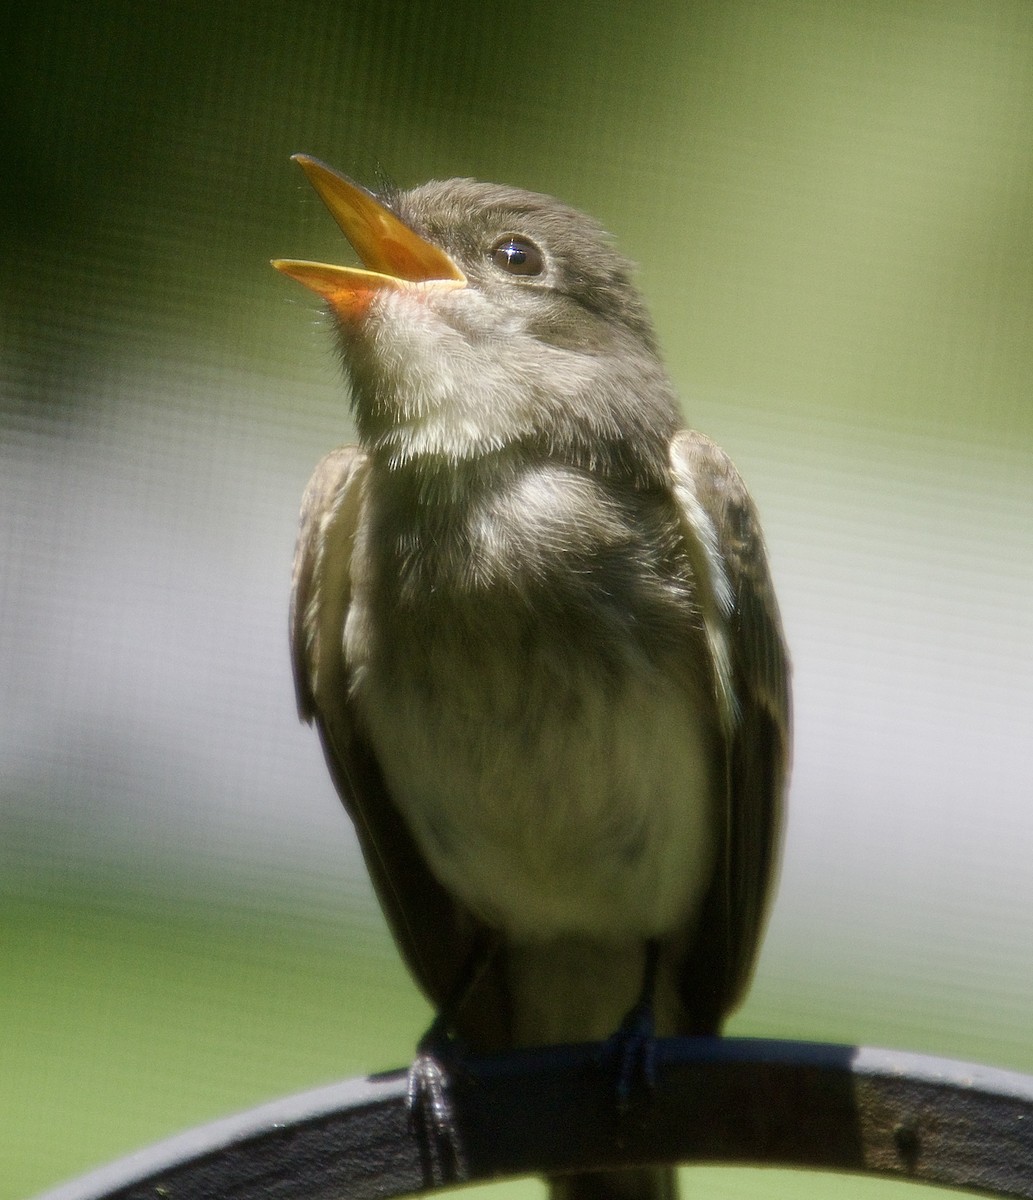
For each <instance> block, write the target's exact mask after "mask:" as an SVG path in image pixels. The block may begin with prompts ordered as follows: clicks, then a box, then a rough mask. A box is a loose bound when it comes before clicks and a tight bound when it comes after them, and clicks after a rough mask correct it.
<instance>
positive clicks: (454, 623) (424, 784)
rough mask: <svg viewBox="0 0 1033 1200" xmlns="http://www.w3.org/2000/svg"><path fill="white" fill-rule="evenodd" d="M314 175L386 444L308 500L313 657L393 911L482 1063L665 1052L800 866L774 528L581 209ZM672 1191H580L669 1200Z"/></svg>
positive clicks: (320, 171) (361, 829)
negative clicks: (626, 1019)
mask: <svg viewBox="0 0 1033 1200" xmlns="http://www.w3.org/2000/svg"><path fill="white" fill-rule="evenodd" d="M299 161H300V162H301V165H302V166H303V168H304V169H305V171H306V173H307V174H308V176H309V178H310V180H311V181H312V182H313V184H314V185H315V187H316V188H317V190H318V191H319V193H320V195H321V196H322V197H323V199H324V200H325V201H326V203H327V205H328V207H329V208H330V210H331V212H332V213H333V215H334V216H335V218H336V219H337V220H338V222H339V223H340V225H341V227H342V229H344V231H345V233H346V234H347V235H348V237H349V239H350V240H351V241H352V243H353V245H354V246H355V248H356V250H357V251H358V253H359V255H360V257H361V258H362V260H363V263H364V264H365V269H363V270H360V269H356V268H343V267H334V266H327V265H323V264H312V263H300V262H295V261H289V262H283V261H281V262H277V264H276V265H277V266H278V267H279V268H280V269H281V270H283V271H285V272H286V273H288V274H290V275H292V276H294V277H295V278H297V279H299V280H300V281H301V282H302V283H305V284H306V285H307V286H309V287H312V288H313V289H314V290H316V291H317V292H319V293H320V294H321V295H323V296H324V297H325V298H326V299H327V300H328V301H329V304H330V307H331V311H332V312H333V313H334V315H335V316H336V319H337V320H336V323H337V328H338V330H339V334H340V342H341V347H342V351H343V356H344V363H345V367H346V370H347V374H348V377H349V380H350V384H351V390H352V401H353V406H354V411H355V419H356V423H357V426H358V430H359V437H360V444H359V445H358V446H346V447H342V448H341V449H338V450H335V451H334V452H333V453H331V454H330V455H328V456H327V457H326V458H325V459H324V460H323V462H322V463H321V464H320V465H319V467H318V468H317V469H316V472H315V475H314V476H313V478H312V481H311V482H310V484H309V487H308V491H307V492H306V495H305V500H304V505H303V509H302V518H301V533H300V537H299V542H298V550H297V556H296V560H295V569H294V594H293V605H292V615H291V637H292V647H293V657H294V673H295V679H296V682H297V691H298V699H299V706H300V711H301V714H302V716H303V717H304V718H305V719H306V720H309V721H312V722H314V723H315V725H316V726H317V728H318V730H319V733H320V736H321V738H322V741H323V747H324V750H325V752H326V758H327V762H328V764H329V767H330V771H331V773H332V775H333V777H334V782H335V784H336V786H337V789H338V791H339V792H340V794H341V797H342V799H343V800H344V803H345V805H346V807H347V809H348V811H349V813H350V814H351V816H352V818H353V820H354V822H355V825H356V829H357V831H358V835H359V840H360V843H361V845H362V849H363V853H364V855H365V858H366V862H367V865H368V867H369V870H370V873H371V875H372V878H373V881H374V884H375V886H376V889H377V893H378V895H379V897H380V900H381V902H382V904H383V907H384V910H385V913H386V914H387V918H388V921H389V923H390V925H391V928H392V930H393V932H394V934H395V937H396V939H397V941H398V944H399V946H400V948H401V951H402V953H403V955H404V957H405V960H406V962H407V963H408V965H409V967H410V969H411V970H412V972H413V974H414V976H415V977H416V979H417V981H418V982H419V984H420V985H421V987H422V988H423V989H424V991H425V992H426V993H427V995H428V996H429V997H430V999H431V1000H432V1001H433V1002H434V1003H435V1004H436V1005H437V1006H439V1007H440V1006H441V1005H443V1004H444V1003H445V1000H446V997H448V996H449V995H450V994H451V993H452V992H453V989H454V988H455V985H456V978H457V974H458V973H459V971H460V968H461V967H462V964H463V963H464V961H465V960H466V958H467V956H468V954H469V951H470V948H471V947H472V946H473V945H474V944H475V942H476V941H477V939H478V938H479V936H481V935H483V934H485V933H491V934H492V935H494V936H495V938H496V940H497V942H498V944H499V949H498V950H497V952H496V953H495V954H494V955H493V956H492V958H491V960H490V962H489V964H488V965H487V967H486V969H485V970H484V971H483V972H482V974H481V976H480V978H479V980H478V982H477V984H476V985H475V987H474V989H473V990H472V992H471V993H470V994H469V995H468V996H467V998H466V1000H465V1002H464V1003H463V1004H462V1006H461V1007H460V1008H459V1010H458V1011H457V1012H456V1013H455V1014H454V1019H453V1024H454V1026H455V1029H456V1031H457V1032H458V1033H460V1034H461V1035H462V1036H463V1037H464V1038H465V1039H467V1040H468V1041H469V1042H470V1043H472V1045H473V1046H475V1047H477V1048H483V1049H487V1048H502V1047H507V1046H513V1045H526V1044H533V1043H546V1042H562V1041H581V1040H590V1039H597V1038H602V1037H606V1036H608V1035H610V1034H612V1033H613V1031H614V1030H615V1029H616V1028H617V1026H618V1024H619V1023H620V1020H621V1018H622V1017H623V1016H624V1014H625V1013H626V1012H627V1011H628V1010H629V1009H630V1008H631V1007H632V1005H633V1004H634V1003H635V1001H636V999H637V997H638V993H639V989H640V987H641V981H642V974H643V970H644V964H645V959H646V947H647V945H649V944H655V945H657V946H658V947H659V969H658V974H657V980H656V988H655V994H654V1008H655V1013H656V1020H657V1030H658V1032H659V1033H661V1034H667V1033H676V1032H681V1033H692V1032H715V1031H717V1030H718V1029H719V1028H720V1025H721V1022H722V1020H723V1018H724V1017H725V1016H726V1014H727V1013H728V1012H729V1011H730V1010H731V1009H732V1008H733V1007H734V1006H735V1005H736V1003H737V1002H738V1001H739V1000H740V999H741V997H742V994H743V990H744V988H745V986H746V983H747V981H748V978H749V975H750V972H751V969H752V966H753V963H754V959H755V957H756V954H757V949H758V945H759V940H760V936H761V932H762V927H763V923H764V917H765V911H766V907H767V903H768V899H769V896H770V892H771V886H772V879H773V875H774V873H775V869H776V863H777V856H778V849H779V840H780V833H781V827H782V805H783V793H784V787H785V780H786V771H787V761H788V753H789V690H788V666H787V658H786V652H785V647H784V643H783V638H782V633H781V627H780V623H779V617H778V611H777V607H776V603H775V598H774V594H773V592H772V588H771V582H770V578H769V575H768V569H767V564H766V556H765V552H764V546H763V542H762V539H761V534H760V529H759V526H758V523H757V518H756V513H755V510H754V506H753V504H752V501H751V500H750V497H749V495H748V493H747V491H746V488H745V486H744V484H743V482H742V480H741V479H740V477H739V475H738V473H737V472H736V470H735V468H734V466H733V465H732V463H731V462H730V461H729V459H728V458H727V457H726V455H725V454H724V453H723V452H722V451H721V450H720V449H718V447H717V446H715V445H714V444H713V443H712V442H710V441H709V440H708V439H706V438H705V437H703V436H702V435H701V434H698V433H695V432H692V431H690V430H687V429H685V428H684V427H683V423H682V418H681V416H680V413H679V410H678V406H677V403H676V400H675V397H674V395H673V392H672V389H671V385H670V382H669V380H668V378H667V374H666V372H665V370H664V368H663V365H662V363H661V361H660V359H659V355H658V352H657V348H656V344H655V339H654V335H653V331H652V326H651V323H650V320H649V317H648V314H647V312H646V309H645V305H644V303H643V301H642V299H641V297H640V296H639V294H638V292H637V291H636V290H635V288H634V287H633V285H632V283H631V279H630V269H629V264H628V263H627V262H626V261H625V260H624V259H623V258H622V257H621V256H620V255H619V254H617V252H616V251H615V250H614V249H613V248H612V246H611V245H610V243H609V241H608V239H607V238H606V237H605V235H603V233H602V232H601V231H600V229H599V228H598V226H596V225H595V223H594V222H592V221H591V220H589V219H588V218H587V217H585V216H583V215H582V214H580V213H577V212H575V211H574V210H572V209H569V208H567V207H565V206H563V205H561V204H559V203H558V202H556V201H555V200H552V199H550V198H548V197H545V196H540V195H536V194H533V193H528V192H523V191H519V190H516V189H512V188H505V187H498V186H495V185H489V184H481V183H476V182H474V181H472V180H463V179H459V180H450V181H448V182H445V183H429V184H426V185H424V186H423V187H420V188H416V189H414V190H412V191H409V192H403V193H398V194H395V195H392V196H391V197H387V198H385V200H384V201H380V200H377V199H375V198H374V197H372V196H371V195H370V194H369V193H367V192H365V191H364V190H363V189H361V188H358V187H356V185H354V184H351V183H350V182H349V181H347V180H345V179H344V178H343V177H342V176H339V175H337V174H336V173H335V172H332V171H331V170H330V169H329V168H327V167H325V166H323V165H322V164H320V163H317V162H316V161H315V160H312V159H308V158H300V159H299ZM671 1188H672V1182H671V1176H670V1174H669V1173H664V1172H637V1173H634V1172H629V1173H623V1174H618V1175H612V1174H611V1175H606V1176H584V1177H575V1178H573V1179H570V1180H564V1181H554V1190H556V1191H557V1192H558V1193H560V1192H562V1193H563V1194H566V1195H568V1196H574V1195H585V1196H588V1195H591V1196H604V1195H623V1196H633V1195H634V1196H639V1195H641V1196H654V1197H655V1196H661V1195H664V1194H668V1193H669V1192H670V1191H671Z"/></svg>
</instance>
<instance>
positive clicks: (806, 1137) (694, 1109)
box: [39, 1038, 1033, 1200]
mask: <svg viewBox="0 0 1033 1200" xmlns="http://www.w3.org/2000/svg"><path fill="white" fill-rule="evenodd" d="M657 1069H658V1077H659V1087H658V1088H657V1090H656V1092H655V1094H653V1095H651V1096H650V1097H648V1098H646V1099H645V1100H644V1101H643V1102H642V1104H641V1106H640V1107H636V1108H633V1110H632V1111H631V1112H630V1113H625V1114H618V1113H617V1112H616V1111H615V1104H614V1095H613V1065H612V1060H611V1058H610V1055H609V1052H608V1050H607V1048H606V1046H605V1045H584V1046H561V1047H548V1048H545V1049H542V1050H533V1051H519V1052H516V1053H512V1054H506V1055H498V1056H494V1057H490V1058H478V1059H465V1058H464V1059H463V1060H461V1062H457V1063H456V1064H455V1066H454V1068H453V1069H452V1071H451V1076H452V1077H451V1079H450V1080H449V1081H447V1083H446V1096H447V1099H448V1101H449V1103H450V1104H451V1107H452V1122H453V1124H454V1135H453V1137H451V1138H450V1139H449V1141H450V1147H451V1151H450V1153H449V1154H448V1155H447V1156H446V1155H442V1154H441V1153H439V1152H438V1149H437V1148H436V1147H435V1146H434V1145H431V1144H429V1142H428V1139H427V1138H426V1137H425V1136H421V1134H420V1132H419V1130H418V1129H416V1130H414V1129H413V1128H412V1122H411V1121H410V1119H409V1110H408V1105H407V1095H406V1089H407V1076H406V1072H404V1071H396V1072H393V1073H392V1074H389V1075H380V1076H375V1077H372V1078H369V1079H355V1080H350V1081H348V1082H346V1083H340V1084H335V1085H333V1086H331V1087H326V1088H322V1089H320V1090H318V1091H312V1092H306V1093H303V1094H302V1095H298V1096H292V1097H289V1098H287V1099H284V1100H278V1101H275V1102H274V1103H272V1104H266V1105H263V1106H262V1107H260V1108H255V1109H252V1110H250V1111H249V1112H245V1113H241V1114H240V1115H238V1116H235V1117H230V1118H228V1119H226V1120H222V1121H216V1122H214V1123H212V1124H210V1125H205V1126H202V1127H200V1128H198V1129H195V1130H192V1131H190V1132H188V1133H184V1134H181V1135H180V1136H178V1137H174V1138H171V1139H170V1140H168V1141H165V1142H161V1143H159V1144H157V1145H155V1146H152V1147H150V1148H149V1149H146V1150H142V1151H140V1152H139V1153H137V1154H134V1155H131V1156H130V1157H129V1158H125V1159H122V1160H121V1161H119V1162H116V1163H113V1164H112V1165H110V1166H108V1167H104V1168H102V1169H101V1170H99V1171H95V1172H92V1173H91V1174H90V1175H88V1176H83V1177H82V1178H80V1179H77V1180H74V1181H73V1182H71V1183H68V1184H66V1185H64V1186H63V1187H59V1188H57V1189H56V1190H54V1191H51V1192H48V1193H46V1195H45V1196H44V1197H40V1198H39V1200H157V1198H159V1197H160V1198H164V1200H215V1198H216V1197H220V1198H222V1197H229V1196H232V1197H234V1198H235V1200H249V1198H252V1197H254V1198H256V1200H257V1198H258V1197H270V1196H276V1197H277V1200H293V1198H295V1197H296V1198H297V1200H330V1198H331V1197H334V1198H336V1197H340V1196H342V1195H344V1196H348V1197H350V1198H352V1200H374V1198H381V1197H390V1196H399V1195H404V1194H406V1193H410V1192H418V1191H428V1190H432V1189H434V1188H436V1187H442V1186H452V1185H455V1184H459V1183H472V1182H478V1181H479V1182H487V1181H490V1180H495V1179H501V1178H504V1177H510V1176H519V1175H539V1174H556V1173H562V1172H565V1171H572V1170H581V1171H583V1170H587V1169H592V1168H596V1167H598V1168H606V1167H615V1166H629V1165H633V1164H636V1163H656V1162H669V1163H690V1162H707V1163H728V1164H741V1165H754V1166H759V1165H765V1166H783V1167H809V1168H815V1169H820V1170H825V1171H839V1172H856V1173H867V1174H878V1175H889V1176H897V1177H902V1178H906V1179H911V1180H914V1181H916V1182H918V1181H921V1182H924V1183H933V1184H941V1185H944V1186H948V1187H960V1188H969V1189H972V1190H974V1191H978V1192H983V1193H985V1194H987V1195H996V1196H1021V1197H1030V1198H1033V1077H1029V1076H1025V1075H1019V1074H1015V1073H1013V1072H1010V1071H1000V1070H994V1069H992V1068H989V1067H982V1066H975V1065H971V1064H968V1063H959V1062H954V1061H951V1060H949V1059H938V1058H929V1057H925V1056H923V1055H918V1054H901V1053H894V1052H890V1051H885V1050H873V1049H867V1048H863V1047H854V1046H829V1045H823V1044H815V1043H807V1042H780V1041H754V1040H742V1039H719V1038H671V1039H665V1040H663V1041H660V1042H658V1043H657Z"/></svg>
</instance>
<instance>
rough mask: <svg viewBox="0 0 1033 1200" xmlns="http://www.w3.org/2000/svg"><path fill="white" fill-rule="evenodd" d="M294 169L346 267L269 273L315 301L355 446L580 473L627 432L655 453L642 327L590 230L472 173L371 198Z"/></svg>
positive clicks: (658, 391)
mask: <svg viewBox="0 0 1033 1200" xmlns="http://www.w3.org/2000/svg"><path fill="white" fill-rule="evenodd" d="M296 160H297V161H298V163H299V164H300V165H301V167H302V169H303V170H304V171H305V174H306V175H307V176H308V178H309V181H310V182H311V183H312V185H313V186H314V187H315V189H316V191H317V192H318V193H319V195H320V197H321V198H322V199H323V201H324V203H325V204H326V205H327V207H328V208H329V210H330V212H331V214H332V215H333V217H334V218H335V220H336V221H337V223H338V224H339V225H340V227H341V229H342V230H343V232H344V233H345V235H346V237H347V238H348V240H349V241H350V242H351V244H352V246H353V247H354V249H355V251H356V253H357V254H358V256H359V258H360V260H361V261H362V264H363V266H362V267H361V268H359V267H345V266H334V265H330V264H327V263H315V262H302V261H298V260H293V259H291V260H283V259H278V260H275V261H274V263H273V265H274V266H275V267H276V268H277V269H278V270H280V271H283V272H284V273H285V274H287V275H290V276H291V277H293V278H294V279H296V280H298V281H299V282H300V283H303V284H305V286H306V287H309V288H311V289H312V290H313V291H315V292H317V293H318V294H319V295H321V296H322V297H323V298H324V299H325V300H326V301H327V303H328V304H329V306H330V310H331V312H332V313H333V315H334V317H335V318H336V323H337V326H338V329H339V332H340V337H341V343H342V347H343V350H344V361H345V366H346V369H347V371H348V374H349V377H350V379H351V382H352V387H353V393H354V400H355V408H356V419H357V423H358V427H359V431H360V434H361V436H362V437H363V440H364V442H365V443H366V445H367V448H368V449H370V450H371V451H373V452H376V451H378V450H383V451H385V452H386V454H387V455H388V457H389V458H390V459H391V460H393V461H395V462H398V461H401V460H412V459H416V458H419V457H420V456H421V455H431V456H433V457H435V458H439V457H442V456H443V457H445V458H446V459H448V460H450V461H458V460H461V459H467V458H471V457H474V456H477V455H483V454H485V453H490V452H494V451H498V450H504V449H506V448H507V447H510V446H512V445H514V444H522V445H533V446H536V447H538V448H539V449H541V448H545V449H546V451H548V452H550V453H560V454H561V455H564V456H566V457H570V456H573V457H574V458H575V459H576V460H577V461H582V460H584V459H585V458H586V456H587V457H588V458H591V459H592V460H593V462H592V463H591V464H586V465H593V466H595V465H598V459H599V455H600V454H603V455H604V456H606V457H613V456H614V454H615V453H616V455H617V457H623V456H622V455H621V454H620V452H619V446H620V444H621V443H622V442H624V441H625V439H626V438H627V437H628V436H629V435H630V436H632V437H634V435H635V433H636V432H637V431H642V432H646V431H649V432H650V433H651V434H653V435H654V437H655V438H656V439H658V440H657V445H658V448H659V444H660V442H661V441H662V443H663V444H664V445H666V441H667V439H668V438H669V436H670V433H671V431H672V429H673V428H674V426H675V425H676V424H677V423H678V419H677V410H676V407H675V405H674V401H673V399H672V397H671V393H670V386H669V384H668V382H667V376H666V373H665V371H664V369H663V367H662V365H661V363H660V360H659V356H658V353H657V348H656V342H655V337H654V334H653V328H652V323H651V321H650V318H649V314H648V312H647V309H646V306H645V303H644V301H643V300H642V297H641V295H640V294H639V292H638V291H637V289H636V288H635V286H634V284H633V282H632V279H631V264H630V263H629V262H628V260H627V259H625V258H624V257H623V256H622V255H621V254H620V253H618V251H617V250H616V249H615V248H614V247H613V245H612V244H611V242H610V239H609V238H608V237H607V235H606V234H605V233H604V232H603V230H602V229H601V227H600V226H599V225H598V224H597V223H596V222H595V221H593V220H591V219H590V218H589V217H586V216H585V215H583V214H582V213H580V212H577V211H576V210H575V209H572V208H569V207H567V206H566V205H564V204H561V203H560V202H559V201H557V200H554V199H552V198H551V197H549V196H544V195H540V194H538V193H535V192H527V191H523V190H521V189H518V188H512V187H504V186H499V185H496V184H489V183H480V182H477V181H476V180H472V179H451V180H446V181H434V182H431V183H426V184H423V185H422V186H420V187H417V188H413V189H412V190H410V191H397V192H391V193H390V194H386V195H383V196H375V195H373V194H372V193H371V192H369V191H367V190H366V189H365V188H362V187H360V186H359V185H358V184H355V183H353V182H352V181H351V180H349V179H347V178H346V177H345V176H343V175H340V174H338V173H337V172H336V171H334V170H332V169H331V168H330V167H328V166H326V165H325V164H323V163H321V162H319V161H318V160H316V159H313V158H310V157H308V156H306V155H297V156H296ZM654 437H650V439H649V440H650V441H653V440H654ZM639 445H640V446H641V440H640V441H639ZM608 447H609V448H610V449H609V450H607V448H608Z"/></svg>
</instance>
